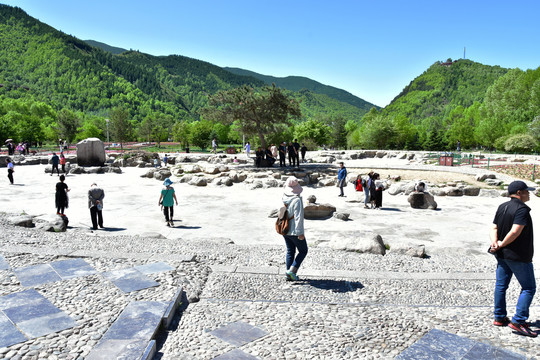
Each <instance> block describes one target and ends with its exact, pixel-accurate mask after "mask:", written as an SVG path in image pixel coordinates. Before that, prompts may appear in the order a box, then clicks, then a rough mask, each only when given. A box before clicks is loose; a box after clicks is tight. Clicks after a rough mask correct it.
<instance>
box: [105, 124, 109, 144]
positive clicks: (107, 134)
mask: <svg viewBox="0 0 540 360" xmlns="http://www.w3.org/2000/svg"><path fill="white" fill-rule="evenodd" d="M105 122H106V123H107V145H109V119H105Z"/></svg>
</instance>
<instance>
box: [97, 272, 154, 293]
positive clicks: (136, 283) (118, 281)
mask: <svg viewBox="0 0 540 360" xmlns="http://www.w3.org/2000/svg"><path fill="white" fill-rule="evenodd" d="M102 275H103V276H104V277H105V278H106V279H108V280H110V281H111V282H112V283H113V284H114V285H116V287H118V288H119V289H120V290H122V291H123V292H125V293H129V292H132V291H137V290H142V289H147V288H149V287H154V286H159V283H158V282H156V281H154V280H152V279H150V278H149V277H148V276H146V275H144V274H142V273H141V272H139V271H137V270H135V269H134V268H128V269H120V270H112V271H108V272H105V273H103V274H102Z"/></svg>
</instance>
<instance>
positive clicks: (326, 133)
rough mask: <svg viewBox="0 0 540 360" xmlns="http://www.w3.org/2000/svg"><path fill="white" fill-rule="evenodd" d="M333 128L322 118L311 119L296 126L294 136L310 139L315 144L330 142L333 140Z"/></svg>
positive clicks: (300, 138) (302, 139)
mask: <svg viewBox="0 0 540 360" xmlns="http://www.w3.org/2000/svg"><path fill="white" fill-rule="evenodd" d="M330 134H331V129H330V127H329V126H328V125H326V124H325V123H324V122H322V121H321V120H316V119H311V120H308V121H304V122H301V123H300V124H298V125H296V126H295V127H294V137H295V138H297V139H298V140H300V141H307V140H309V141H310V143H313V144H315V145H324V144H328V143H329V141H330V140H331V137H330Z"/></svg>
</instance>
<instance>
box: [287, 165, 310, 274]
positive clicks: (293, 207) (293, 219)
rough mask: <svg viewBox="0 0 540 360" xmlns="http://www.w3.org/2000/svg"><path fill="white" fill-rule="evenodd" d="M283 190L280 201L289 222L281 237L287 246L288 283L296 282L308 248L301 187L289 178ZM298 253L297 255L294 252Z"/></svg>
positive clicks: (291, 177) (293, 178)
mask: <svg viewBox="0 0 540 360" xmlns="http://www.w3.org/2000/svg"><path fill="white" fill-rule="evenodd" d="M284 188H285V190H284V193H283V197H282V199H281V200H282V201H283V204H284V205H285V206H286V207H287V212H288V216H289V217H290V220H289V231H288V232H287V235H283V238H284V239H285V245H286V246H287V255H286V257H285V264H286V267H287V271H286V273H285V274H286V276H287V280H289V281H297V280H299V278H298V275H297V273H298V269H299V268H300V265H302V262H303V261H304V259H305V257H306V255H307V253H308V246H307V241H306V237H305V235H304V205H303V203H302V197H301V196H300V194H301V193H302V190H303V189H302V186H300V184H298V179H297V178H296V177H294V176H290V177H288V178H287V180H286V181H285V186H284ZM297 251H298V254H296V252H297Z"/></svg>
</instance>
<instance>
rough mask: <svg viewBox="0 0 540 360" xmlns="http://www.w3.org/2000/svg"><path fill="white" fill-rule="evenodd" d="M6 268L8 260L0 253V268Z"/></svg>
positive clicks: (7, 267)
mask: <svg viewBox="0 0 540 360" xmlns="http://www.w3.org/2000/svg"><path fill="white" fill-rule="evenodd" d="M8 269H9V264H8V262H7V261H6V259H5V258H4V257H3V256H2V255H0V270H8Z"/></svg>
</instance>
